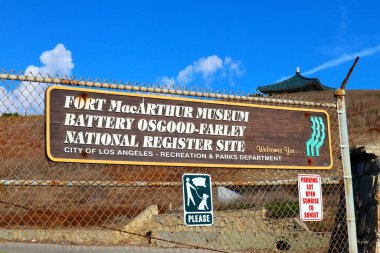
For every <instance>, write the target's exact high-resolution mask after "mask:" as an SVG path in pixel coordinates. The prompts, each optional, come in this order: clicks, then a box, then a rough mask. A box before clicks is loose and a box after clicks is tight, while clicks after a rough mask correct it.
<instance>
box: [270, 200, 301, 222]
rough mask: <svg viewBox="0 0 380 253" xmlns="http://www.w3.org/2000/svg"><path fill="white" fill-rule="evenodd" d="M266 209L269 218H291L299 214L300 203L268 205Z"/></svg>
mask: <svg viewBox="0 0 380 253" xmlns="http://www.w3.org/2000/svg"><path fill="white" fill-rule="evenodd" d="M265 208H266V209H267V213H266V215H267V217H268V218H291V217H294V216H296V215H297V214H298V213H299V205H298V201H291V202H286V203H272V204H267V205H266V206H265Z"/></svg>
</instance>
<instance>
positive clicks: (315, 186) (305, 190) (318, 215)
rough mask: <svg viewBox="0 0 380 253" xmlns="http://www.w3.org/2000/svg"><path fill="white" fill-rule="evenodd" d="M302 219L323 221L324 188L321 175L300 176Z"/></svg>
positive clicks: (299, 189)
mask: <svg viewBox="0 0 380 253" xmlns="http://www.w3.org/2000/svg"><path fill="white" fill-rule="evenodd" d="M298 193H299V204H300V219H301V220H303V221H321V220H322V219H323V205H322V187H321V177H320V176H319V175H307V174H300V175H298Z"/></svg>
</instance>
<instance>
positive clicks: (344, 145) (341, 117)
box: [335, 57, 359, 253]
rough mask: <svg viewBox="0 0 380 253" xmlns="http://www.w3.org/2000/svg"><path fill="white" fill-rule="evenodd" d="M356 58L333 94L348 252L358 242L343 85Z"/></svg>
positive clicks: (356, 250)
mask: <svg viewBox="0 0 380 253" xmlns="http://www.w3.org/2000/svg"><path fill="white" fill-rule="evenodd" d="M358 60H359V57H357V58H356V59H355V62H354V64H353V65H352V67H351V68H350V70H349V72H348V74H347V76H346V78H345V79H344V81H343V83H342V85H341V87H340V89H337V90H336V91H335V96H336V97H337V107H338V121H339V135H340V150H341V154H342V162H343V179H344V190H345V197H346V209H347V231H348V246H349V252H350V253H357V252H358V242H357V235H356V221H355V203H354V192H353V185H352V173H351V161H350V149H349V141H348V127H347V113H346V102H345V95H346V92H345V86H346V83H347V81H348V79H349V78H350V75H351V73H352V71H353V69H354V68H355V66H356V63H357V62H358Z"/></svg>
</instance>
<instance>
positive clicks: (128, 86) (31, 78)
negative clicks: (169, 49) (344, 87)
mask: <svg viewBox="0 0 380 253" xmlns="http://www.w3.org/2000/svg"><path fill="white" fill-rule="evenodd" d="M0 80H10V81H21V82H25V81H27V82H38V83H48V84H56V85H59V84H62V85H70V86H86V87H96V88H106V89H107V88H108V89H119V90H126V91H134V92H150V93H158V94H168V95H180V96H195V97H204V98H213V99H232V100H237V101H244V102H264V103H275V104H286V105H300V106H316V107H327V108H336V103H327V102H311V101H302V100H292V99H282V98H273V97H260V96H253V95H252V96H250V95H239V94H224V93H214V92H208V91H207V90H203V91H202V90H193V89H174V88H171V87H159V86H156V87H154V86H151V87H147V86H145V85H144V84H141V85H140V84H137V83H134V84H132V83H129V82H127V83H115V82H112V83H109V82H107V81H104V82H100V81H95V82H94V81H92V80H85V79H79V80H78V79H69V78H59V77H51V76H49V75H47V76H42V75H41V74H38V75H32V74H26V75H18V74H13V73H12V74H7V73H2V74H0Z"/></svg>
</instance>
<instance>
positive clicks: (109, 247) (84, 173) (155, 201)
mask: <svg viewBox="0 0 380 253" xmlns="http://www.w3.org/2000/svg"><path fill="white" fill-rule="evenodd" d="M0 82H1V85H0V113H1V117H0V133H1V134H0V164H1V165H0V166H1V170H0V227H1V230H0V240H1V243H0V252H166V251H167V252H278V251H289V252H345V251H348V236H347V223H346V211H345V210H346V208H345V196H344V185H343V175H342V161H341V160H340V147H339V126H338V119H337V117H338V115H337V109H336V103H335V98H334V97H333V93H332V92H331V93H324V94H326V96H324V97H317V96H315V97H313V96H312V95H310V94H313V93H310V94H309V93H308V94H306V95H305V97H304V98H302V97H291V96H290V95H282V96H271V97H266V96H263V95H260V94H243V93H242V94H239V93H232V92H231V93H227V92H226V91H224V92H220V91H212V90H210V91H207V90H195V89H187V88H176V87H167V86H159V85H145V84H141V85H139V84H131V83H115V82H113V83H108V82H107V81H104V82H101V81H99V80H95V81H93V80H84V79H78V80H77V79H76V78H75V77H73V78H71V79H69V78H58V77H50V76H48V75H46V76H43V75H40V74H39V75H32V74H30V73H29V74H26V75H25V74H23V73H19V74H15V73H7V72H3V73H2V74H0ZM52 85H63V86H77V87H86V88H91V87H93V88H94V89H102V88H103V89H108V90H116V91H121V92H135V93H144V94H155V95H161V96H167V95H169V96H185V97H195V98H198V99H213V100H227V101H234V102H241V103H256V104H264V105H277V106H287V107H298V108H317V109H324V110H326V111H328V113H329V115H330V122H331V136H332V149H333V163H334V167H333V168H332V169H331V170H310V169H308V170H279V169H242V168H239V169H234V168H232V169H231V168H198V167H162V166H157V167H156V166H138V165H133V166H132V165H100V164H75V163H56V162H51V161H49V160H48V159H47V158H46V155H45V154H46V147H45V115H44V109H45V90H46V89H47V88H48V87H49V86H52ZM184 173H206V174H209V175H211V177H212V181H213V196H214V198H213V203H214V224H213V226H209V227H188V226H185V225H184V223H183V203H182V182H181V178H182V175H183V174H184ZM298 174H319V175H320V176H321V178H322V195H323V214H324V217H323V220H322V221H313V222H311V221H308V222H303V221H301V220H300V219H299V206H298V205H299V204H298V188H297V175H298Z"/></svg>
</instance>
